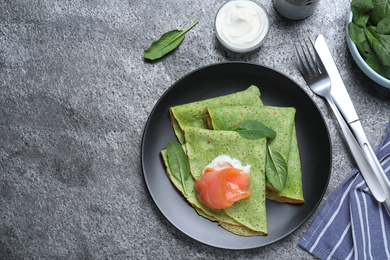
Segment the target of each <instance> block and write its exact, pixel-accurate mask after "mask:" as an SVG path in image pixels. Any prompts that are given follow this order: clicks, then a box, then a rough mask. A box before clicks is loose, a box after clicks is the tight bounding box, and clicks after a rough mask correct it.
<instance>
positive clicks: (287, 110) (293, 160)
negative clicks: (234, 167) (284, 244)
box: [204, 106, 304, 203]
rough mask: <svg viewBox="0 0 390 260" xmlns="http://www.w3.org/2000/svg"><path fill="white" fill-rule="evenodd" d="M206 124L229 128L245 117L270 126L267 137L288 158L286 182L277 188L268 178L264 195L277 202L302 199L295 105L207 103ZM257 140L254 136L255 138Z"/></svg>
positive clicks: (238, 123)
mask: <svg viewBox="0 0 390 260" xmlns="http://www.w3.org/2000/svg"><path fill="white" fill-rule="evenodd" d="M204 120H205V122H206V123H205V125H206V127H207V128H209V129H215V130H232V129H236V128H238V127H239V126H240V125H241V124H242V123H243V122H244V121H245V120H256V121H259V122H261V123H263V124H265V125H266V126H268V127H270V128H272V129H273V130H274V131H275V132H276V133H277V135H276V138H275V139H273V140H270V141H269V145H270V146H271V147H272V149H273V150H274V151H278V152H279V153H280V154H281V155H282V156H283V158H284V159H285V160H286V162H287V166H288V174H287V180H286V186H285V188H284V189H283V190H282V191H277V190H275V189H274V188H273V186H272V184H271V183H270V182H269V181H267V198H268V199H271V200H276V201H279V202H288V203H301V202H303V201H304V199H303V192H302V180H301V165H300V160H299V151H298V142H297V138H296V132H295V108H292V107H269V106H262V107H259V106H229V107H215V108H214V107H207V108H206V109H205V112H204ZM256 141H257V140H253V142H256Z"/></svg>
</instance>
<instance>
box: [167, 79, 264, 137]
mask: <svg viewBox="0 0 390 260" xmlns="http://www.w3.org/2000/svg"><path fill="white" fill-rule="evenodd" d="M262 104H263V103H262V101H261V99H260V91H259V89H258V88H257V87H256V86H253V85H252V86H250V87H249V88H248V89H246V90H244V91H241V92H236V93H233V94H230V95H225V96H220V97H215V98H210V99H206V100H203V101H198V102H192V103H188V104H184V105H179V106H175V107H171V108H170V109H169V113H170V117H171V123H172V126H173V129H174V131H175V134H176V136H177V138H178V140H179V142H180V143H181V144H184V142H185V139H184V135H183V132H182V130H183V128H184V127H186V126H190V127H198V128H205V127H204V122H203V111H204V109H205V108H206V107H209V106H213V107H217V106H235V105H259V106H261V105H262Z"/></svg>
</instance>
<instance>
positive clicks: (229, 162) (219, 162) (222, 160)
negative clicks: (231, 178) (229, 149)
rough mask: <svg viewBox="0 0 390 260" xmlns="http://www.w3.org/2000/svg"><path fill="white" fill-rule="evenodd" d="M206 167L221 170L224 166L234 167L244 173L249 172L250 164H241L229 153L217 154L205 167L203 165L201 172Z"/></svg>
mask: <svg viewBox="0 0 390 260" xmlns="http://www.w3.org/2000/svg"><path fill="white" fill-rule="evenodd" d="M206 168H213V169H214V170H217V171H219V170H222V169H225V168H236V169H239V170H242V171H244V172H246V173H248V174H249V173H250V171H251V165H246V166H243V165H242V164H241V162H240V161H239V160H237V159H236V158H231V157H230V156H229V155H219V156H217V157H215V158H214V159H213V160H212V161H211V162H210V163H209V164H208V165H207V166H206V167H204V169H203V171H202V174H203V173H204V171H205V169H206Z"/></svg>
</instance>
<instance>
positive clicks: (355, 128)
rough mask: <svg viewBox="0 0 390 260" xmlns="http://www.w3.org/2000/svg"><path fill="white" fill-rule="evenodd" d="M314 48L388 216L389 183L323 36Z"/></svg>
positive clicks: (319, 36)
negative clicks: (381, 192)
mask: <svg viewBox="0 0 390 260" xmlns="http://www.w3.org/2000/svg"><path fill="white" fill-rule="evenodd" d="M314 47H315V49H316V51H317V52H318V55H319V57H320V59H321V61H322V62H323V64H324V66H325V69H326V70H327V72H328V74H329V77H330V80H331V84H332V90H331V96H332V98H333V100H334V101H335V103H336V106H337V108H338V109H339V111H340V112H341V114H342V115H343V117H344V119H345V121H346V122H347V123H348V125H349V127H350V129H351V130H352V132H353V134H354V136H355V138H356V140H357V141H358V143H359V145H360V147H361V149H362V151H363V153H364V156H365V158H366V159H367V161H368V162H369V164H370V166H371V168H372V169H373V172H374V174H375V177H376V178H377V179H378V180H379V182H380V183H381V185H382V188H383V190H384V192H385V196H386V200H385V202H384V205H385V208H386V210H387V212H388V213H389V215H390V181H389V180H388V178H387V177H386V175H385V173H384V171H383V168H382V166H381V164H380V162H379V161H378V158H377V157H376V155H375V153H374V151H373V149H372V147H371V145H370V143H369V142H368V139H367V137H366V135H365V133H364V130H363V127H362V125H361V123H360V120H359V117H358V115H357V113H356V110H355V107H354V106H353V103H352V100H351V97H350V96H349V94H348V91H347V89H346V87H345V85H344V83H343V80H342V78H341V75H340V73H339V71H338V69H337V66H336V64H335V62H334V60H333V57H332V54H331V53H330V50H329V48H328V45H327V44H326V41H325V38H324V36H323V35H321V34H320V35H318V36H317V38H316V40H315V42H314ZM362 174H363V173H362Z"/></svg>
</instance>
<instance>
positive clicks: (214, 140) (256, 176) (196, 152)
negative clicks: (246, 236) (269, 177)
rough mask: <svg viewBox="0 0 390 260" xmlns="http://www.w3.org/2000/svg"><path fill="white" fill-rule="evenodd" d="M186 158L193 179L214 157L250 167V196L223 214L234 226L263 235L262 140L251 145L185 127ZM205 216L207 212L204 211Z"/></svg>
mask: <svg viewBox="0 0 390 260" xmlns="http://www.w3.org/2000/svg"><path fill="white" fill-rule="evenodd" d="M184 134H185V139H186V150H187V157H188V159H189V162H190V169H191V173H192V175H193V176H194V178H195V179H198V178H200V177H201V175H202V170H203V169H204V167H205V166H206V165H208V164H209V163H210V162H211V161H212V160H213V159H214V158H216V157H217V156H218V155H223V154H225V155H229V156H230V157H232V158H236V159H237V160H239V161H240V162H241V163H242V165H244V166H245V165H251V170H250V186H249V190H250V193H251V195H250V196H249V197H248V198H245V199H242V200H240V201H237V202H235V203H234V204H233V205H232V206H230V207H228V208H225V209H224V211H225V212H226V213H227V214H228V215H229V216H230V217H232V218H233V219H235V220H236V221H237V222H239V223H241V224H242V225H244V226H246V227H248V228H249V229H251V230H254V231H258V232H262V233H263V234H266V233H267V216H266V205H265V190H266V187H265V173H264V168H265V158H266V139H265V138H263V141H261V140H260V139H259V140H258V142H253V140H251V139H246V138H243V137H241V136H240V135H239V134H238V133H236V132H233V131H216V130H207V129H200V128H194V127H185V128H184ZM204 211H205V212H206V213H208V211H207V210H204Z"/></svg>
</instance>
